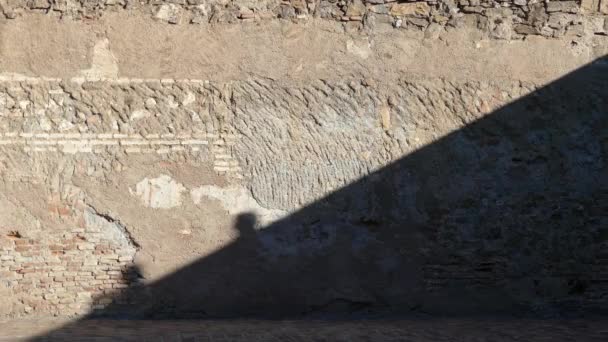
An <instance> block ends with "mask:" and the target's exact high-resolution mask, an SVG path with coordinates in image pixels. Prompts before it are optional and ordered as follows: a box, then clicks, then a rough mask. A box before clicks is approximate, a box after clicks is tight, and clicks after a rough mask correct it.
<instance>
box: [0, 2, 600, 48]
mask: <svg viewBox="0 0 608 342" xmlns="http://www.w3.org/2000/svg"><path fill="white" fill-rule="evenodd" d="M0 5H1V8H0V9H1V10H2V13H3V14H4V17H5V18H7V19H14V18H16V17H18V16H20V15H22V14H25V13H31V12H39V13H44V14H46V15H51V16H57V17H60V18H65V17H67V18H72V19H82V20H90V19H95V18H100V17H102V16H103V14H104V13H107V12H110V13H116V12H143V13H145V14H147V15H150V17H153V18H155V19H157V20H160V21H163V22H166V23H169V24H182V23H191V24H203V23H204V24H209V23H211V24H217V23H220V24H221V23H226V24H231V23H236V22H239V21H260V20H270V19H283V20H295V21H305V20H308V19H309V18H313V17H314V18H322V19H327V20H335V21H342V22H352V23H356V24H359V23H360V25H362V27H365V28H371V29H373V28H374V27H375V26H376V25H377V23H385V24H392V25H394V26H395V27H397V28H401V29H409V30H422V31H424V30H425V29H426V30H428V29H433V30H435V29H437V30H444V29H453V28H457V27H461V26H467V25H470V26H473V27H477V28H479V29H480V30H481V31H483V32H484V33H485V34H486V35H487V36H488V37H491V38H495V39H506V40H510V39H522V38H524V37H525V36H527V35H543V36H546V37H561V36H563V35H566V34H569V35H574V36H576V35H578V34H581V32H582V31H583V30H584V29H585V28H588V26H589V21H588V19H590V18H588V17H586V16H583V15H581V13H584V14H586V15H592V14H598V15H601V14H608V9H607V8H608V5H607V4H606V0H599V1H594V2H591V1H582V2H581V1H540V0H506V1H495V0H461V1H456V0H429V1H412V2H404V1H397V0H344V1H333V0H282V1H281V0H261V1H260V0H256V1H251V0H207V1H205V0H189V1H185V0H181V1H175V0H160V1H159V0H146V1H142V2H135V1H129V0H92V1H86V2H82V1H75V0H63V1H48V0H36V1H31V0H17V1H4V2H3V3H1V4H0ZM594 33H596V34H605V32H604V31H603V30H599V31H594Z"/></svg>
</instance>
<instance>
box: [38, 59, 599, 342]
mask: <svg viewBox="0 0 608 342" xmlns="http://www.w3.org/2000/svg"><path fill="white" fill-rule="evenodd" d="M606 213H608V58H606V57H604V58H602V59H599V60H596V61H595V62H594V63H591V64H589V65H587V66H585V67H583V68H581V69H579V70H576V71H575V72H572V73H570V74H568V75H566V76H564V77H563V78H561V79H559V80H556V81H555V82H553V83H551V84H549V85H547V86H545V87H543V88H540V89H538V90H537V91H534V92H533V93H531V94H529V95H527V96H525V97H523V98H521V99H519V100H517V101H515V102H513V103H511V104H508V105H506V106H504V107H502V108H500V109H498V110H497V111H495V112H494V113H492V114H491V115H488V116H486V117H484V118H483V119H480V120H478V121H476V122H474V123H472V124H470V125H468V126H466V127H464V128H462V129H460V130H458V131H456V132H453V133H451V134H449V135H447V136H445V137H444V138H441V139H440V140H438V141H436V142H434V143H433V144H431V145H429V146H426V147H424V148H422V149H420V150H418V151H416V152H414V153H411V154H410V155H407V156H405V157H403V158H402V159H400V160H398V161H396V162H394V163H392V164H390V165H388V166H386V167H384V168H382V169H381V170H379V171H377V172H374V173H373V174H371V175H369V176H367V177H365V178H363V179H360V180H359V181H356V182H354V183H352V184H350V185H348V186H346V187H344V188H342V189H340V190H338V191H335V192H334V193H331V194H330V195H328V196H326V197H324V198H322V199H321V200H319V201H317V202H315V203H312V204H311V205H308V206H306V207H304V208H302V209H301V210H299V211H297V212H295V213H293V214H291V215H290V216H288V217H286V218H284V219H281V220H279V221H277V222H275V223H272V224H270V225H269V226H267V227H263V229H261V230H256V229H254V227H256V222H255V221H256V218H255V216H254V215H253V214H242V215H240V216H239V217H238V219H237V222H236V225H235V229H237V230H238V231H239V233H240V237H239V238H238V239H237V240H236V241H235V242H234V243H232V244H231V245H229V246H227V247H226V248H224V249H222V250H220V251H218V252H217V253H214V254H212V255H210V256H208V257H205V258H202V259H200V260H198V261H196V262H194V263H192V264H190V265H189V266H186V267H184V268H182V269H180V270H178V271H176V272H175V273H173V274H171V275H168V276H166V277H164V278H162V279H160V280H158V281H156V282H153V283H151V284H148V285H145V286H141V285H138V282H137V281H136V279H135V278H136V274H137V270H136V269H131V270H129V271H127V272H126V273H125V277H126V279H127V280H129V281H130V283H131V287H130V288H129V289H128V290H127V291H125V292H122V293H120V294H115V295H112V296H111V297H110V298H99V299H98V301H104V300H105V301H108V302H109V301H111V302H112V303H111V304H109V305H108V306H106V307H105V308H104V309H101V310H97V311H94V312H92V313H91V314H90V315H89V316H87V317H85V319H86V318H90V317H98V316H106V317H114V318H192V317H255V318H268V319H273V318H281V319H283V318H288V317H291V318H294V317H295V318H310V317H315V318H329V317H342V318H352V317H360V316H356V315H364V316H365V315H369V314H373V313H384V314H407V313H413V312H418V313H420V312H422V313H429V314H439V315H451V316H455V317H466V316H469V317H470V316H475V315H482V314H495V315H499V314H509V315H533V316H539V315H540V316H547V315H558V316H560V317H563V316H567V315H581V314H589V313H597V314H605V313H606V312H608V286H607V283H608V256H606V252H603V253H604V254H602V248H604V249H605V247H606V246H607V244H608V215H606ZM602 257H603V259H602ZM602 272H603V273H602ZM332 314H334V316H332ZM78 324H79V321H76V322H73V323H71V324H70V325H68V326H66V327H64V328H60V329H59V330H57V331H55V332H51V333H49V334H48V335H45V336H40V337H38V338H35V339H33V340H34V341H37V340H44V339H45V338H49V337H52V336H56V334H60V333H61V331H62V330H65V329H68V330H69V329H70V327H74V326H77V325H78ZM72 338H75V339H78V337H77V336H72Z"/></svg>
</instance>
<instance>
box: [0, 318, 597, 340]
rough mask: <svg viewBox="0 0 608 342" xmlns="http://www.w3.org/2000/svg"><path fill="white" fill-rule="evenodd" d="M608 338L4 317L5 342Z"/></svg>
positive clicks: (537, 327)
mask: <svg viewBox="0 0 608 342" xmlns="http://www.w3.org/2000/svg"><path fill="white" fill-rule="evenodd" d="M36 337H38V338H39V339H36V341H163V342H165V341H180V342H185V341H214V342H216V341H247V342H257V341H272V342H278V341H383V342H384V341H387V342H390V341H416V342H418V341H422V342H424V341H608V320H588V321H583V320H576V321H560V320H453V319H446V320H443V319H441V320H437V319H433V320H428V319H416V320H414V319H412V320H391V321H389V320H382V321H380V320H372V321H347V322H344V321H331V322H327V321H324V322H317V321H281V322H279V321H114V320H86V321H78V322H73V323H69V322H68V323H66V322H65V321H63V322H62V321H56V320H13V321H0V341H2V342H4V341H30V340H32V339H33V338H36Z"/></svg>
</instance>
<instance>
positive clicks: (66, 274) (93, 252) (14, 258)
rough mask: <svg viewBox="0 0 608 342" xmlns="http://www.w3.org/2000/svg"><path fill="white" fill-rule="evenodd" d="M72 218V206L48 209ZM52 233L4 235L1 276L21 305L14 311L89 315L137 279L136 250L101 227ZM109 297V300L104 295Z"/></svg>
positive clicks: (37, 313) (20, 313)
mask: <svg viewBox="0 0 608 342" xmlns="http://www.w3.org/2000/svg"><path fill="white" fill-rule="evenodd" d="M49 211H54V212H55V213H57V214H58V215H62V216H69V215H70V208H68V207H66V206H62V205H56V206H52V207H49ZM81 222H82V224H81V225H80V226H76V227H74V228H73V229H71V230H70V229H66V230H64V231H54V232H49V233H48V234H46V235H45V236H44V237H43V238H40V239H28V238H22V237H19V235H18V234H19V233H18V232H17V231H16V233H15V234H14V235H12V236H2V237H0V244H1V247H0V260H1V262H2V263H1V265H0V275H1V276H0V279H2V282H3V285H6V286H8V287H9V289H10V293H11V296H12V299H17V300H18V302H19V304H17V305H16V307H15V310H14V311H15V312H14V314H15V315H22V314H30V313H31V314H35V315H70V314H84V313H87V312H89V311H90V310H91V309H92V308H98V309H99V308H103V307H105V305H107V304H110V303H111V301H107V298H108V295H109V294H110V293H111V294H116V293H120V292H121V291H123V289H125V288H127V286H128V284H131V283H133V281H134V280H135V278H134V276H135V275H134V274H128V269H129V268H128V266H129V265H131V264H132V260H133V256H134V254H135V248H134V247H133V246H132V245H130V244H127V245H124V244H123V245H121V244H118V243H117V242H116V241H114V240H112V239H109V238H108V237H107V232H105V231H102V228H100V227H87V226H85V224H84V221H82V220H81ZM103 298H106V299H103Z"/></svg>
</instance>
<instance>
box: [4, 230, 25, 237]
mask: <svg viewBox="0 0 608 342" xmlns="http://www.w3.org/2000/svg"><path fill="white" fill-rule="evenodd" d="M6 236H8V237H9V238H13V239H21V238H22V237H23V236H22V235H21V234H20V233H19V232H18V231H16V230H11V231H9V232H8V234H6Z"/></svg>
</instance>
